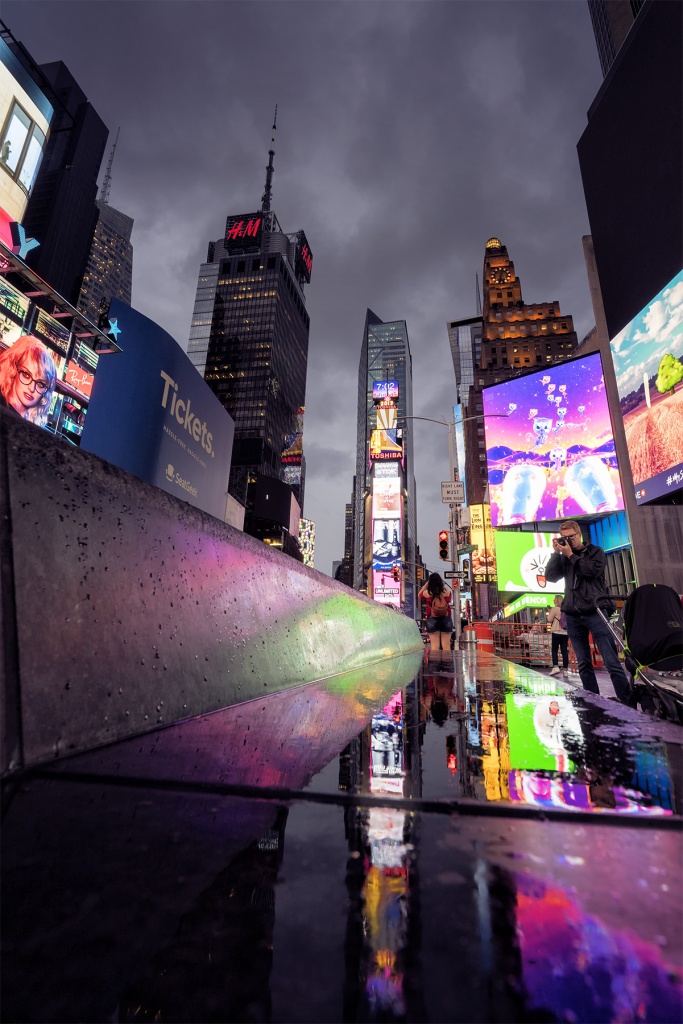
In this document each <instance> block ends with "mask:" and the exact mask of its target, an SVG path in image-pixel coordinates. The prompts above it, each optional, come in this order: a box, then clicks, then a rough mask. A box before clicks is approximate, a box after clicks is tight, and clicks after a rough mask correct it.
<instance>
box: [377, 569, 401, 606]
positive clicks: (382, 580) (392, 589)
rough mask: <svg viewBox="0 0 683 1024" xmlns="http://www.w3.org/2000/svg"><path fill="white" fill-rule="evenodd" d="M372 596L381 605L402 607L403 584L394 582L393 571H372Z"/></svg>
mask: <svg viewBox="0 0 683 1024" xmlns="http://www.w3.org/2000/svg"><path fill="white" fill-rule="evenodd" d="M372 596H373V599H374V600H375V601H377V602H379V604H391V605H393V606H394V608H399V607H400V605H401V582H400V580H394V579H393V577H392V575H391V569H384V570H382V569H373V570H372Z"/></svg>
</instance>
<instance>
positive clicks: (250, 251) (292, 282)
mask: <svg viewBox="0 0 683 1024" xmlns="http://www.w3.org/2000/svg"><path fill="white" fill-rule="evenodd" d="M274 133H275V124H273V138H272V140H271V148H270V150H269V162H268V166H267V169H266V185H265V190H264V193H263V197H262V200H261V208H260V209H259V210H255V211H252V212H250V213H240V214H230V215H229V216H228V218H227V221H226V226H225V235H224V237H223V238H220V239H218V240H217V241H215V242H211V243H210V244H209V250H208V255H207V261H206V263H203V264H202V265H201V267H200V271H199V280H198V283H197V294H196V299H195V307H194V313H193V316H192V325H191V328H190V340H189V344H188V350H187V351H188V355H189V357H190V359H191V360H192V362H193V363H194V365H195V366H196V368H197V370H198V371H199V373H201V374H202V376H203V377H204V379H205V380H206V381H207V383H208V384H209V386H210V387H211V389H212V390H213V392H214V393H215V394H216V396H217V397H218V399H219V400H220V401H221V403H222V404H223V406H224V407H225V408H226V409H227V411H228V412H229V413H230V415H231V416H232V417H233V419H234V420H235V445H234V449H233V456H232V469H231V473H230V484H229V492H230V494H231V495H232V496H233V498H235V499H236V500H237V501H238V502H240V503H241V504H242V505H244V506H245V508H246V515H245V531H246V532H247V533H250V534H252V535H253V536H258V537H261V539H263V540H265V541H267V542H269V543H272V544H274V545H275V546H281V545H282V546H284V547H285V549H286V547H287V544H288V543H289V539H288V537H287V536H285V534H288V535H290V536H291V534H292V530H290V517H289V515H287V513H286V505H287V500H288V496H290V497H293V498H294V500H295V502H296V503H297V508H298V509H299V512H302V511H303V500H304V483H305V460H304V457H303V451H302V432H303V412H304V401H305V394H306V370H307V363H308V335H309V326H310V318H309V315H308V312H307V310H306V298H305V295H304V285H306V284H308V283H309V282H310V279H311V265H312V256H311V251H310V248H309V245H308V242H307V240H306V236H305V234H304V232H303V231H295V232H293V233H290V234H285V232H284V231H283V230H282V228H281V227H280V224H279V222H278V219H277V217H276V216H275V213H274V212H273V211H272V210H271V208H270V207H271V193H272V178H273V157H274V153H275V151H274V139H275V134H274ZM259 479H261V480H262V481H265V482H266V483H267V490H268V495H269V501H270V509H271V512H270V513H268V515H266V514H265V512H266V510H265V509H264V507H263V503H262V502H261V500H260V498H259V494H260V490H261V488H259V485H258V481H259ZM276 496H277V497H276ZM276 512H277V515H275V513H276ZM295 512H296V509H292V514H291V522H292V523H293V520H294V517H295ZM271 514H272V518H269V516H270V515H271ZM297 520H298V515H297ZM283 531H284V532H283ZM296 534H298V521H297V525H296V531H295V535H296Z"/></svg>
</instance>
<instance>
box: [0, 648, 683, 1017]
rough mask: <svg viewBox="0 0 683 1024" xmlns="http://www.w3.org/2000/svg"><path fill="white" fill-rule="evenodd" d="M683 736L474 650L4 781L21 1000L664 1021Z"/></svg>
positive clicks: (394, 666) (144, 1011) (103, 1012)
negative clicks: (16, 780)
mask: <svg viewBox="0 0 683 1024" xmlns="http://www.w3.org/2000/svg"><path fill="white" fill-rule="evenodd" d="M600 682H601V687H602V684H603V681H602V680H601V681H600ZM605 689H606V690H609V687H605ZM682 753H683V729H681V728H680V727H679V726H676V725H673V724H671V723H667V722H663V721H660V720H657V719H654V718H652V717H650V716H647V715H644V714H643V713H642V712H640V711H637V710H632V709H628V708H624V707H622V706H621V705H619V704H617V703H615V702H614V701H612V700H610V699H609V697H607V696H601V697H596V696H594V695H592V694H588V693H586V692H585V691H583V690H581V689H577V688H576V687H575V686H574V685H572V681H571V680H570V682H569V683H565V682H564V681H563V680H561V679H560V680H559V681H558V680H557V679H555V678H549V677H548V676H547V675H544V674H542V673H540V672H536V671H534V670H533V669H528V668H524V667H521V666H518V665H514V664H512V663H509V662H506V661H503V660H501V659H498V658H496V657H494V656H492V655H489V654H482V653H481V652H480V653H479V655H478V656H477V654H476V652H475V653H472V654H470V653H469V652H468V653H460V652H456V653H455V654H444V655H442V656H437V657H435V658H434V657H431V656H430V655H426V656H425V658H424V659H422V657H421V655H418V656H417V657H412V656H406V657H404V658H396V659H389V660H387V661H386V662H383V663H381V664H380V665H378V666H376V667H375V668H374V669H373V670H372V671H371V672H365V673H355V674H353V675H350V676H340V677H336V678H334V679H331V680H328V681H326V682H322V683H315V684H310V685H309V686H305V687H301V688H299V689H297V690H294V691H287V692H286V693H282V694H276V695H273V696H270V697H267V698H264V699H263V700H259V701H253V702H251V703H250V704H246V705H240V706H239V707H236V708H232V709H228V710H226V711H223V712H216V713H214V714H212V715H206V716H203V717H201V718H198V719H193V720H190V721H188V722H185V723H183V724H181V725H178V726H175V727H173V728H169V729H164V730H161V731H159V732H158V733H155V734H152V735H147V736H144V737H141V738H139V739H133V740H127V741H125V742H124V743H119V744H116V745H115V746H112V747H109V748H104V749H102V750H99V751H94V752H92V753H89V754H84V755H79V756H78V757H74V758H72V759H70V760H69V761H66V762H60V764H59V765H58V766H55V767H54V768H45V769H42V770H40V771H37V772H34V773H32V774H31V775H30V776H27V777H25V778H24V779H22V780H21V782H20V784H19V785H16V786H13V785H12V784H10V785H8V786H6V791H5V805H6V809H5V815H4V821H3V856H2V880H3V886H2V901H3V919H2V947H3V975H2V976H3V998H2V1019H3V1020H5V1021H152V1020H158V1021H175V1022H182V1021H187V1022H190V1021H375V1020H377V1021H393V1020H396V1021H458V1022H460V1021H462V1022H474V1021H482V1022H488V1021H510V1022H518V1021H519V1022H521V1021H574V1022H577V1021H578V1022H586V1024H592V1022H601V1021H624V1022H626V1021H653V1022H662V1024H673V1022H677V1021H680V1020H681V1018H682V1016H683V996H682V993H683V987H682V981H681V973H682V972H681V966H682V957H683V926H682V923H681V921H682V916H681V910H682V908H683V893H682V888H683V886H682V879H681V860H682V858H681V853H682V849H681V813H682V811H683V771H682Z"/></svg>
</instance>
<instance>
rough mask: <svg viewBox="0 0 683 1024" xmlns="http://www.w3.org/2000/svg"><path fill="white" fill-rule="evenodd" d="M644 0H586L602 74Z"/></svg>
mask: <svg viewBox="0 0 683 1024" xmlns="http://www.w3.org/2000/svg"><path fill="white" fill-rule="evenodd" d="M643 2H644V0H588V10H589V11H590V16H591V22H592V23H593V32H594V33H595V42H596V45H597V47H598V56H599V57H600V67H601V68H602V73H603V76H604V75H606V74H607V72H608V71H609V69H610V68H611V67H612V64H613V63H614V59H615V57H616V55H617V54H618V52H619V50H620V49H621V47H622V46H623V44H624V42H625V40H626V36H627V35H628V33H629V31H630V30H631V27H632V25H633V22H634V21H635V19H636V17H637V16H638V12H639V11H640V9H641V7H642V6H643Z"/></svg>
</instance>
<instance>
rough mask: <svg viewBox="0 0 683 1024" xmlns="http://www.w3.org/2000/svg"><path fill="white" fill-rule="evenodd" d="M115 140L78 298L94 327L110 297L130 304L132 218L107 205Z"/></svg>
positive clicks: (80, 306)
mask: <svg viewBox="0 0 683 1024" xmlns="http://www.w3.org/2000/svg"><path fill="white" fill-rule="evenodd" d="M118 138H119V136H118V132H117V133H116V141H115V142H114V145H113V146H112V150H111V155H110V157H109V163H108V164H107V172H106V174H105V176H104V181H103V182H102V188H101V190H100V198H99V199H98V200H97V203H96V206H97V211H98V216H97V224H96V225H95V234H94V237H93V241H92V245H91V247H90V255H89V256H88V262H87V264H86V267H85V274H84V275H83V285H82V287H81V294H80V296H79V298H78V308H79V309H80V310H81V312H82V313H84V314H85V315H86V316H87V318H88V319H89V320H90V321H92V322H93V323H95V324H96V323H97V321H98V318H99V316H100V314H101V313H102V311H103V310H104V309H109V304H110V302H111V300H112V299H113V298H117V299H121V301H122V302H125V303H126V304H127V305H129V306H130V305H131V301H132V289H133V246H132V245H131V241H130V236H131V233H132V231H133V218H132V217H128V216H126V214H125V213H120V212H119V211H118V210H115V209H114V208H113V206H110V205H109V191H110V188H111V167H112V163H113V162H114V153H115V152H116V143H117V142H118Z"/></svg>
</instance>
